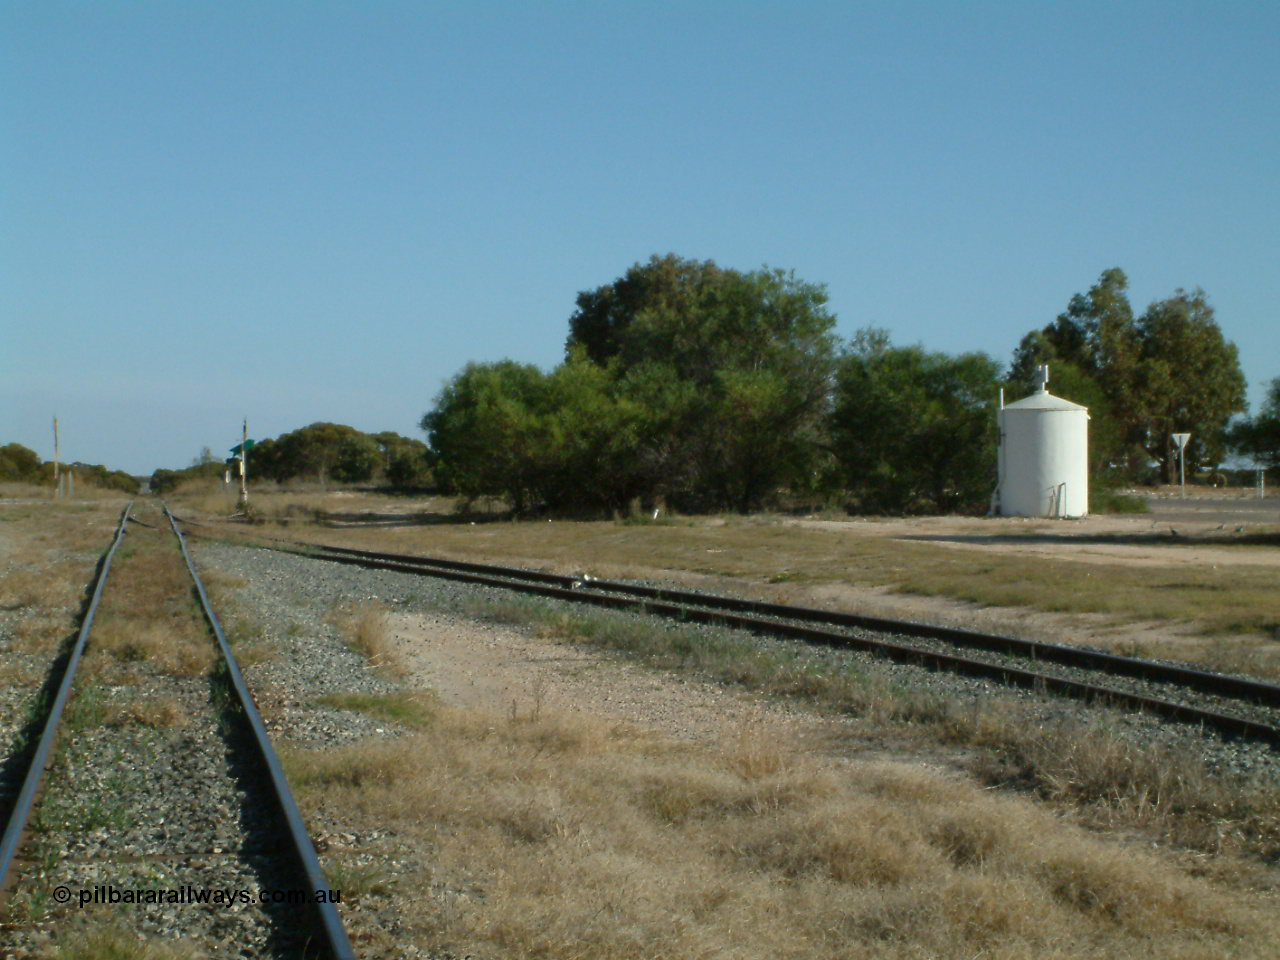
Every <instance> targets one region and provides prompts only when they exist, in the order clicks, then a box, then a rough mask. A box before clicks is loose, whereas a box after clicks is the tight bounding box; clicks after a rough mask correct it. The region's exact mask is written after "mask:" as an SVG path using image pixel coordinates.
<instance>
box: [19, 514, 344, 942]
mask: <svg viewBox="0 0 1280 960" xmlns="http://www.w3.org/2000/svg"><path fill="white" fill-rule="evenodd" d="M131 523H135V524H140V525H141V526H143V527H146V528H149V531H150V532H148V531H145V530H144V531H142V532H143V533H145V534H146V536H147V537H150V538H152V541H151V542H152V544H153V549H155V547H154V544H157V543H159V542H161V541H162V540H163V538H165V537H168V536H170V535H172V537H175V538H176V545H177V547H178V548H179V550H180V552H181V555H182V558H183V561H184V563H185V571H186V574H187V575H188V576H189V580H188V581H187V587H186V588H185V589H184V588H181V587H179V588H178V589H177V590H176V591H175V592H176V593H178V594H180V596H176V597H172V600H173V602H174V603H176V604H185V603H188V602H189V598H188V596H187V593H186V591H187V590H190V591H193V592H194V595H195V596H196V597H197V598H198V601H199V605H200V616H202V617H203V619H204V622H205V624H206V625H207V631H206V632H205V634H204V636H203V637H201V638H199V639H200V640H201V641H202V642H203V644H204V645H205V647H206V649H205V651H204V656H205V657H206V658H207V659H206V660H201V659H200V658H199V657H197V658H196V661H195V662H196V663H197V665H203V664H206V663H211V664H212V667H211V668H209V669H207V670H206V669H203V667H201V669H199V670H198V671H197V670H194V669H192V670H184V671H178V672H175V673H174V674H173V675H171V676H162V675H160V673H158V672H152V673H150V674H147V673H145V672H143V673H138V672H137V671H139V670H142V668H143V666H144V665H145V664H144V663H143V662H141V660H140V658H138V657H136V656H135V655H134V653H132V652H130V653H129V654H128V656H127V657H126V658H125V659H126V660H129V661H133V660H139V663H136V664H135V663H133V662H130V663H128V664H127V665H128V666H129V667H130V668H131V669H134V671H135V675H136V676H139V677H142V678H143V680H144V681H145V684H146V689H145V690H144V689H143V688H142V687H141V686H139V687H138V688H137V689H138V691H139V693H138V696H139V697H140V698H141V699H140V700H138V701H135V702H134V703H133V704H132V705H130V706H126V707H125V708H124V709H125V712H126V713H127V711H128V710H129V709H133V710H135V711H136V710H138V709H140V708H139V707H138V705H137V704H138V703H139V702H142V701H143V700H146V699H147V698H148V697H149V698H150V700H149V701H148V702H150V703H152V704H155V703H161V702H162V703H163V706H164V707H165V708H166V709H168V710H170V711H172V712H176V713H177V714H178V715H179V716H180V720H181V722H180V723H176V724H174V727H175V728H186V729H173V730H162V731H157V730H156V729H154V727H155V725H154V724H150V723H143V722H141V721H139V722H137V723H130V722H127V721H126V722H120V723H106V722H104V721H102V720H101V717H102V716H104V715H105V714H104V708H103V704H102V703H101V702H99V701H100V700H102V698H103V697H104V694H103V693H102V690H103V687H102V684H101V683H99V682H98V681H97V680H95V677H94V676H93V675H92V671H90V673H91V675H90V676H88V677H85V676H83V674H84V673H85V671H84V670H83V669H81V668H82V665H83V664H85V663H87V662H92V661H93V660H94V658H95V657H97V658H99V659H101V658H105V657H106V656H107V654H106V653H105V652H98V651H97V650H96V649H95V640H94V627H95V619H99V620H100V619H101V618H99V617H98V616H97V615H98V613H99V607H100V604H101V601H102V599H103V596H104V593H106V594H107V595H108V597H110V596H111V595H112V593H113V589H114V590H116V591H118V590H121V589H122V588H123V586H124V585H127V584H124V582H123V581H124V580H127V577H125V573H124V572H123V571H122V569H121V567H122V563H121V561H120V560H119V557H118V554H119V555H120V556H127V555H128V553H129V549H128V548H127V547H126V548H125V549H124V550H121V547H122V544H125V543H126V538H127V535H128V532H129V528H130V524H131ZM170 542H172V541H170ZM113 560H114V561H116V568H117V569H116V573H115V574H114V575H112V564H113ZM129 562H130V561H129V560H128V559H126V560H124V561H123V563H124V565H125V570H127V569H128V567H127V564H128V563H129ZM162 562H167V563H169V564H176V562H177V561H176V559H175V558H173V557H172V556H169V557H168V558H167V559H163V561H162ZM170 573H173V574H175V576H176V577H177V579H176V580H174V581H173V583H174V584H175V585H176V584H178V583H181V582H182V581H181V576H182V575H181V574H180V573H176V571H174V570H172V569H171V570H170ZM109 575H111V576H109ZM120 596H123V595H122V594H121V595H120ZM189 613H190V620H191V621H192V622H198V620H197V615H196V614H195V612H194V611H189ZM113 625H114V624H110V623H109V624H108V625H107V626H108V627H110V626H113ZM99 632H101V630H100V631H99ZM117 632H119V631H118V630H117ZM209 634H212V637H210V636H209ZM126 642H129V641H128V640H127V639H126ZM163 642H164V638H161V639H160V643H161V644H163ZM215 645H216V653H214V654H213V655H212V656H211V657H210V656H209V650H208V648H209V647H213V646H215ZM130 649H131V650H132V649H133V648H130ZM98 669H99V670H101V669H102V668H101V665H98ZM52 670H53V671H54V672H59V671H60V676H59V677H57V678H56V679H53V678H51V681H50V684H49V686H53V685H54V684H56V694H55V695H54V696H53V698H52V700H51V702H50V703H49V705H48V708H47V709H46V710H43V711H37V712H38V713H39V714H41V715H39V716H37V717H35V718H33V722H32V726H33V727H38V734H37V735H33V736H32V737H30V739H29V742H30V743H33V744H34V745H33V746H31V747H30V748H27V749H23V748H22V747H21V745H19V748H18V753H19V754H25V756H22V757H20V758H19V759H20V760H21V761H22V762H23V764H24V766H25V771H24V772H23V773H22V774H21V779H20V786H19V788H18V790H17V792H16V794H15V795H14V797H13V799H12V801H11V802H8V803H4V798H3V797H0V804H3V805H0V818H3V819H2V820H0V907H10V906H12V905H13V901H14V900H15V899H17V897H18V896H19V895H22V894H25V895H26V897H25V901H24V903H25V905H26V908H27V910H26V912H25V913H22V914H18V913H15V912H14V911H12V910H6V911H5V912H4V913H2V914H0V917H2V918H3V919H4V920H5V922H4V923H0V952H3V948H4V947H5V943H4V940H5V939H9V940H11V942H13V943H17V942H18V941H20V940H21V936H19V937H18V941H13V940H12V935H15V934H17V935H20V934H22V933H23V932H24V931H27V932H31V931H34V930H35V929H36V928H37V927H39V926H40V924H41V923H43V924H44V925H45V926H46V927H47V926H48V925H49V924H50V923H52V924H54V925H57V924H59V923H63V922H66V921H67V920H68V918H70V917H73V916H74V915H75V913H76V909H75V908H83V907H84V906H85V905H86V903H88V904H98V903H101V902H114V903H130V902H136V903H137V904H140V905H141V904H145V906H138V907H137V908H136V909H137V911H138V912H139V913H140V914H141V913H145V912H146V911H152V912H154V913H155V914H156V915H157V916H162V915H163V914H164V912H165V908H164V907H163V904H165V903H168V904H175V903H176V904H179V905H180V906H179V907H177V908H176V911H175V910H174V909H172V908H169V910H168V916H167V917H163V919H157V920H153V919H152V918H151V917H150V916H149V915H148V916H145V917H144V916H138V917H134V918H131V921H132V920H137V921H138V924H139V926H138V927H137V930H138V931H139V932H141V933H144V934H146V933H148V932H150V931H152V930H154V929H155V925H156V924H161V923H164V924H168V926H167V927H166V928H165V929H164V933H166V934H168V935H183V934H188V933H189V932H190V931H188V930H187V929H185V928H184V924H185V922H186V921H188V920H191V921H194V917H193V915H191V914H187V915H184V914H183V913H182V911H183V910H184V909H185V910H190V911H195V910H197V909H204V910H207V911H208V912H209V913H210V914H211V916H209V917H208V918H207V919H208V924H207V926H208V930H203V929H202V933H203V934H205V935H208V936H209V937H210V942H209V943H208V944H206V946H208V947H212V948H213V950H214V951H215V952H219V953H221V952H229V951H231V950H234V955H236V956H242V955H246V956H288V957H295V956H298V957H308V958H323V960H331V958H332V960H337V958H344V960H345V958H351V957H354V953H353V951H352V948H351V944H350V942H349V939H348V937H347V934H346V932H345V930H344V929H343V925H342V922H341V919H340V917H339V916H338V913H337V909H336V906H335V905H334V903H333V902H329V900H328V899H327V897H324V896H321V897H317V896H316V893H317V891H326V892H327V891H329V889H330V887H329V883H328V882H327V881H326V878H325V876H324V873H323V871H322V870H321V868H320V864H319V861H318V859H317V857H316V853H315V848H314V846H313V844H312V842H311V839H310V837H309V836H308V834H307V830H306V827H305V824H304V822H303V819H302V816H301V813H300V812H299V810H298V806H297V803H296V801H295V800H294V798H293V794H292V791H291V790H290V788H289V784H288V781H287V779H286V778H285V775H284V772H283V770H282V768H281V766H280V762H279V759H278V757H277V756H276V753H275V750H274V748H273V747H272V745H271V742H270V739H269V738H268V736H267V732H266V727H265V725H264V724H263V721H262V718H261V716H260V714H259V712H258V709H257V706H256V704H255V702H254V699H253V696H252V694H251V693H250V691H249V688H248V686H247V685H246V683H245V681H244V677H243V675H242V674H241V671H240V667H239V665H238V664H237V663H236V659H235V656H234V654H233V652H232V648H231V644H230V643H229V642H228V640H227V637H226V634H225V632H224V631H223V629H222V626H221V623H220V621H219V619H218V616H217V614H216V612H215V611H214V610H213V606H212V604H211V602H210V599H209V595H208V591H207V590H206V588H205V585H204V583H203V581H202V580H201V578H200V575H199V573H198V572H197V570H196V568H195V565H194V563H193V562H192V560H191V556H190V553H189V552H188V550H187V545H186V541H185V538H184V536H183V534H182V531H181V530H180V529H179V528H178V526H177V524H176V522H175V521H174V519H173V517H172V515H171V514H169V512H168V509H167V507H166V508H164V519H160V518H156V522H155V523H146V522H145V521H141V520H140V519H139V518H137V517H135V516H134V515H133V504H132V503H130V504H129V506H127V507H126V508H125V510H124V512H123V513H122V514H121V517H120V521H119V524H118V525H117V527H116V531H115V535H114V537H113V539H112V542H111V545H110V547H109V548H108V549H107V551H106V552H105V554H104V555H103V559H102V560H101V562H100V564H99V567H98V570H97V573H96V575H95V577H94V580H93V583H92V586H91V593H90V599H89V602H88V603H87V605H86V607H85V611H84V614H83V615H82V618H81V623H80V627H79V630H78V632H77V634H76V637H75V640H74V642H73V644H72V647H71V649H70V652H69V654H68V655H67V656H66V657H64V658H59V660H58V661H57V662H56V663H55V664H54V666H53V668H52ZM166 685H167V686H166ZM113 689H120V688H119V687H117V688H113ZM157 690H159V691H161V692H162V694H163V697H162V698H158V697H157V695H156V691H157ZM116 706H119V704H116ZM77 711H79V714H80V715H83V716H78V721H79V722H76V723H69V722H68V717H69V716H71V715H72V714H76V713H77ZM85 716H89V717H90V718H92V717H94V716H96V717H98V718H99V721H98V722H96V723H94V722H89V723H85V722H84V717H85ZM69 727H74V729H72V734H71V735H68V734H67V733H66V732H65V731H66V730H67V729H68V728H69ZM60 731H63V735H62V737H61V739H60ZM33 733H34V731H33ZM86 744H87V746H86ZM188 776H190V777H191V778H192V779H191V782H190V783H187V782H185V780H184V778H186V777H188ZM130 777H132V778H133V779H130ZM139 784H141V785H142V793H143V795H142V796H133V795H131V794H130V791H129V788H132V789H133V792H134V793H137V792H138V786H139ZM148 791H150V795H147V794H148ZM68 810H74V811H76V813H75V816H69V815H68V814H67V811H68ZM85 811H88V813H87V814H86V813H85ZM139 811H140V812H141V815H140V816H139V817H138V818H137V819H135V820H130V819H129V817H130V816H131V815H132V814H134V813H138V812H139ZM156 865H161V866H160V867H157V866H156ZM51 871H58V872H57V873H56V874H55V873H54V872H51ZM120 877H127V878H128V882H127V883H126V882H124V881H121V882H120V885H121V886H123V887H124V890H123V891H119V892H120V893H121V896H124V895H125V892H126V891H133V896H135V897H138V898H139V899H136V900H130V899H122V900H114V901H113V900H109V899H107V898H108V897H109V894H108V893H107V891H108V890H109V889H117V886H116V883H115V881H116V880H117V879H118V878H120ZM55 882H56V883H57V886H54V883H55ZM45 886H48V887H49V888H50V889H48V890H45V889H43V887H45ZM233 888H234V889H233ZM253 888H256V889H253ZM148 890H150V891H151V893H150V894H148V896H149V897H150V899H146V900H143V899H141V897H142V896H143V894H145V893H146V892H147V891H148ZM201 890H203V891H205V893H204V894H201V893H200V891H201ZM64 891H65V892H64ZM86 891H87V892H88V896H89V899H88V900H86ZM214 891H221V893H222V895H223V896H224V897H227V896H228V895H229V894H234V896H232V897H230V901H231V902H220V901H219V900H216V899H214V900H212V903H213V907H214V909H212V910H210V909H209V908H208V906H207V905H208V904H209V903H210V902H211V901H210V899H209V898H210V897H212V896H213V893H214ZM202 896H204V897H205V899H201V897H202ZM264 896H265V897H266V899H262V898H263V897H264ZM64 897H65V899H64ZM157 897H158V900H157V899H154V898H157ZM50 898H51V899H50ZM6 901H7V902H6ZM32 904H37V905H38V906H39V910H38V911H33V910H32V909H31V906H32ZM220 910H221V911H223V912H224V915H222V916H219V915H218V913H219V911H220ZM59 911H61V912H59ZM254 911H258V913H259V914H261V917H262V918H263V919H262V920H261V925H263V926H265V927H266V932H265V933H264V934H263V936H262V937H261V941H262V942H261V943H256V944H246V943H240V942H238V940H239V937H240V934H241V933H242V932H243V931H244V930H245V929H247V928H248V926H247V925H251V924H252V923H256V922H259V921H257V920H253V921H250V920H246V919H245V917H247V916H248V915H249V914H250V913H252V912H254ZM37 914H38V915H37ZM238 921H243V922H241V923H240V926H236V923H237V922H238ZM148 924H152V926H150V927H149V926H148ZM5 931H8V933H7V934H6V933H5ZM195 939H196V940H199V939H200V936H199V935H196V936H195ZM10 949H15V950H19V951H20V950H22V949H23V947H22V946H21V945H18V946H10ZM242 949H246V950H249V951H250V952H249V953H248V954H242V953H241V952H240V951H241V950H242ZM18 955H21V954H18ZM112 955H115V954H112Z"/></svg>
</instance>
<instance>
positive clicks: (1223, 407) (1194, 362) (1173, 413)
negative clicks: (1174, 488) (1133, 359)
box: [1136, 289, 1246, 482]
mask: <svg viewBox="0 0 1280 960" xmlns="http://www.w3.org/2000/svg"><path fill="white" fill-rule="evenodd" d="M1137 327H1138V339H1139V342H1140V343H1141V345H1142V351H1141V354H1140V363H1139V366H1138V370H1137V378H1136V379H1137V381H1138V384H1139V396H1140V400H1141V404H1142V411H1143V414H1144V419H1145V421H1146V427H1147V430H1146V438H1145V439H1146V449H1147V452H1148V453H1149V454H1150V455H1151V456H1152V457H1154V458H1155V459H1156V460H1157V461H1158V462H1159V463H1160V464H1161V465H1162V467H1163V470H1164V478H1165V480H1166V482H1171V481H1172V479H1173V468H1174V464H1175V462H1176V457H1177V451H1176V448H1175V447H1174V446H1173V442H1172V439H1171V435H1172V434H1173V433H1175V432H1178V431H1190V433H1191V442H1190V443H1189V444H1188V446H1187V450H1186V458H1187V462H1188V464H1196V465H1200V466H1216V465H1217V464H1218V463H1220V462H1221V461H1222V458H1223V456H1224V455H1225V453H1226V427H1227V424H1228V422H1229V421H1230V420H1231V418H1232V416H1234V415H1235V414H1237V413H1241V412H1243V411H1244V410H1245V409H1246V403H1245V379H1244V373H1243V372H1242V371H1241V370H1240V357H1239V352H1238V351H1237V349H1236V345H1235V344H1234V343H1229V342H1228V341H1227V340H1226V339H1225V338H1224V337H1223V336H1222V330H1221V328H1219V326H1218V323H1217V320H1216V319H1215V318H1214V314H1213V307H1211V306H1210V305H1209V303H1208V300H1207V299H1206V297H1205V295H1204V291H1203V290H1200V289H1196V290H1193V291H1191V292H1190V293H1187V292H1186V291H1183V290H1178V291H1177V292H1176V293H1175V294H1174V295H1173V296H1172V297H1169V298H1168V299H1166V300H1160V301H1157V302H1156V303H1153V304H1151V306H1149V307H1148V308H1147V310H1146V312H1145V313H1144V314H1143V315H1142V317H1141V318H1140V319H1139V320H1138V324H1137Z"/></svg>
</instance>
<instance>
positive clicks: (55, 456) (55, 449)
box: [53, 416, 62, 500]
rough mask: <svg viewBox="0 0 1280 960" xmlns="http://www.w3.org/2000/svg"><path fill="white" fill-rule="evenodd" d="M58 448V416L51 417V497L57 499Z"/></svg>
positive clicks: (58, 490)
mask: <svg viewBox="0 0 1280 960" xmlns="http://www.w3.org/2000/svg"><path fill="white" fill-rule="evenodd" d="M59 453H60V451H59V449H58V418H57V416H55V417H54V418H53V499H55V500H57V499H58V498H59V496H60V494H61V493H62V476H61V474H62V470H61V461H62V457H61V456H59Z"/></svg>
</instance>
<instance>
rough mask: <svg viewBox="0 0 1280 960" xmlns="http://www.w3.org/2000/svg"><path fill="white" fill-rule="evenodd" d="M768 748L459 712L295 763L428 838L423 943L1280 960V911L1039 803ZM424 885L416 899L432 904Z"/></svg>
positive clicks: (474, 948) (338, 799) (307, 787)
mask: <svg viewBox="0 0 1280 960" xmlns="http://www.w3.org/2000/svg"><path fill="white" fill-rule="evenodd" d="M757 734H758V731H753V730H750V729H748V730H746V731H744V732H743V734H742V735H741V736H740V737H738V738H737V739H736V742H734V743H731V744H730V745H728V747H726V748H724V749H715V748H712V747H703V746H689V745H674V744H670V743H663V742H658V741H654V740H651V739H647V738H644V737H640V736H636V735H632V734H628V733H625V732H622V731H619V730H618V729H616V728H614V727H609V726H606V725H604V724H597V723H594V722H591V721H586V720H581V719H572V720H570V719H566V718H563V717H549V716H545V715H544V716H543V717H542V718H541V719H540V720H539V721H537V722H530V721H523V722H519V723H504V722H502V721H497V720H495V718H493V717H491V716H480V715H472V714H467V713H464V712H459V711H454V710H449V709H443V708H442V709H439V710H438V711H437V712H436V715H435V719H434V722H433V724H432V727H431V730H430V733H429V734H425V735H418V736H411V737H406V738H402V739H400V740H397V741H392V742H384V743H381V744H377V745H370V744H369V743H367V742H366V743H362V744H359V745H355V746H352V747H349V748H345V749H343V750H339V751H331V752H325V753H300V752H293V753H291V754H290V755H289V759H288V763H289V767H290V770H291V777H292V780H293V782H294V783H295V784H296V785H297V787H298V789H299V790H300V791H301V793H302V796H303V798H304V801H305V802H307V803H309V804H312V805H321V806H323V807H324V808H325V809H330V810H333V811H335V812H339V811H340V812H341V816H342V817H343V818H344V819H345V818H349V817H352V816H354V817H356V818H358V819H365V820H367V821H368V822H371V823H378V824H380V825H385V826H388V827H391V828H392V829H394V830H396V831H400V832H402V833H403V834H404V835H405V836H412V837H416V838H418V839H419V840H420V841H421V842H422V843H423V844H425V845H426V846H428V847H429V848H430V849H431V850H432V851H433V852H432V856H431V858H430V860H431V862H432V864H433V867H432V875H431V877H430V878H429V879H430V881H431V884H432V886H433V887H437V888H438V887H447V888H449V889H453V890H455V891H456V890H459V889H465V890H467V891H468V895H466V896H456V895H450V896H443V897H441V898H440V900H439V901H438V902H434V903H432V904H430V907H429V909H424V907H423V904H422V903H421V902H420V898H419V897H418V896H417V894H416V893H415V899H414V902H413V904H411V905H406V909H409V910H411V911H412V914H411V915H412V916H414V917H417V918H419V920H418V922H419V927H418V929H417V931H416V940H417V942H418V945H419V946H430V947H436V948H441V947H443V948H445V949H449V950H452V951H454V952H457V953H462V952H465V951H471V952H475V953H477V954H480V955H487V956H494V955H501V956H507V957H514V958H523V957H548V956H555V957H559V958H570V960H572V958H583V960H586V958H592V960H611V958H628V960H630V958H634V957H663V958H684V957H691V958H692V957H698V958H703V957H709V956H725V957H740V958H747V957H771V958H772V957H790V958H826V957H831V958H836V957H839V958H855V957H867V958H870V957H875V958H877V960H882V958H889V960H896V958H908V957H910V958H924V957H977V956H982V957H991V958H1008V960H1012V958H1025V957H1030V956H1036V957H1040V956H1051V957H1058V958H1068V957H1082V958H1083V957H1137V956H1149V955H1150V951H1151V950H1152V947H1153V944H1154V943H1157V942H1158V944H1159V955H1160V956H1161V957H1181V958H1192V957H1197V958H1205V960H1207V958H1210V957H1221V956H1226V955H1231V956H1239V957H1271V956H1273V955H1274V945H1275V943H1276V942H1277V941H1278V938H1280V921H1278V920H1277V916H1280V912H1278V911H1276V910H1275V906H1276V904H1275V894H1274V893H1272V894H1264V893H1256V892H1253V893H1251V892H1242V891H1241V890H1239V889H1235V888H1232V887H1230V886H1225V885H1218V884H1215V883H1214V882H1211V881H1209V880H1205V879H1197V878H1194V877H1192V876H1189V875H1188V874H1187V873H1186V872H1184V871H1183V870H1182V869H1180V868H1179V867H1178V866H1177V865H1176V864H1174V863H1173V862H1171V861H1170V860H1169V859H1168V858H1164V857H1161V856H1158V855H1155V854H1153V853H1151V852H1149V851H1147V850H1144V849H1141V848H1140V847H1139V846H1138V845H1136V844H1125V843H1122V842H1119V841H1108V840H1105V839H1102V838H1099V837H1096V836H1092V835H1089V834H1087V833H1085V832H1084V831H1082V830H1080V829H1079V828H1076V827H1073V826H1071V825H1069V824H1067V823H1064V822H1063V821H1062V820H1061V819H1059V818H1056V817H1054V816H1053V815H1051V814H1050V813H1048V812H1046V811H1044V810H1041V809H1037V808H1036V807H1035V806H1034V805H1033V804H1031V803H1029V802H1026V801H1025V800H1020V799H1016V798H1010V797H1006V796H999V795H995V794H992V793H990V792H988V791H984V790H981V789H979V788H977V787H975V786H973V785H971V784H969V783H966V782H962V781H960V780H957V779H955V778H951V777H946V776H943V775H939V774H935V773H932V772H927V771H925V770H922V769H920V768H914V767H906V766H902V765H898V764H854V765H837V764H835V763H834V762H830V761H825V760H822V759H819V758H817V757H813V756H806V755H805V754H803V753H800V752H798V751H796V750H794V749H793V745H789V744H771V743H769V742H767V741H762V740H761V739H760V738H759V737H758V736H757ZM417 889H419V887H418V886H417V885H415V891H416V890H417Z"/></svg>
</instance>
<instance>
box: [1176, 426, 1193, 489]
mask: <svg viewBox="0 0 1280 960" xmlns="http://www.w3.org/2000/svg"><path fill="white" fill-rule="evenodd" d="M1172 436H1173V442H1174V443H1176V444H1177V445H1178V483H1179V486H1180V487H1181V488H1182V496H1184V497H1185V496H1186V495H1187V455H1186V450H1187V441H1188V440H1190V439H1191V434H1189V433H1175V434H1173V435H1172Z"/></svg>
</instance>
